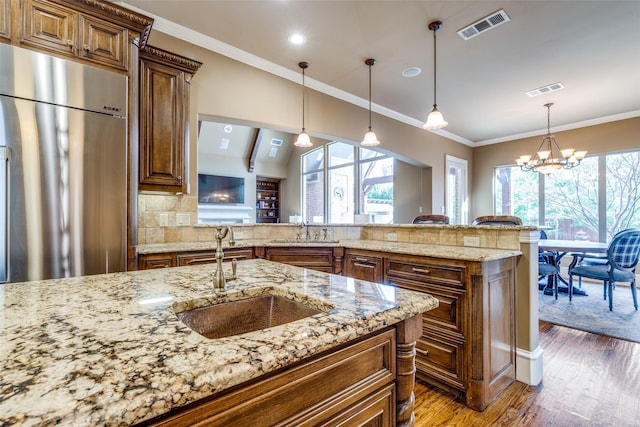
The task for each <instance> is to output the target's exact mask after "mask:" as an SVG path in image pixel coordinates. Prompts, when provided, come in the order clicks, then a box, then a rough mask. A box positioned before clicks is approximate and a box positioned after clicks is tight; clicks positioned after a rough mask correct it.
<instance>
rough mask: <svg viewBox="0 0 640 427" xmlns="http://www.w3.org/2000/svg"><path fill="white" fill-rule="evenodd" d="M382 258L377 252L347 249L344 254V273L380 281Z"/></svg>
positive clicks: (382, 266)
mask: <svg viewBox="0 0 640 427" xmlns="http://www.w3.org/2000/svg"><path fill="white" fill-rule="evenodd" d="M383 268H384V264H383V258H382V256H380V254H379V253H378V252H371V251H365V250H359V249H347V250H346V251H345V256H344V275H345V276H347V277H353V278H354V279H360V280H368V281H369V282H378V283H381V282H382V281H383V280H384V270H383Z"/></svg>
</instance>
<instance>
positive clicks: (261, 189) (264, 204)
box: [256, 177, 280, 224]
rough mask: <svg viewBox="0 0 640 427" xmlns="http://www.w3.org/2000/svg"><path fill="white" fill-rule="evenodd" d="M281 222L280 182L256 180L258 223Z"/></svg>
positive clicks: (259, 178)
mask: <svg viewBox="0 0 640 427" xmlns="http://www.w3.org/2000/svg"><path fill="white" fill-rule="evenodd" d="M278 222H280V180H279V179H277V178H264V177H258V178H257V179H256V223H258V224H261V223H278Z"/></svg>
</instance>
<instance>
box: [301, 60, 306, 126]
mask: <svg viewBox="0 0 640 427" xmlns="http://www.w3.org/2000/svg"><path fill="white" fill-rule="evenodd" d="M305 68H307V67H302V131H303V132H304V92H305V90H304V88H305V86H304V69H305Z"/></svg>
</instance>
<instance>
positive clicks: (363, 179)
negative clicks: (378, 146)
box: [360, 148, 393, 224]
mask: <svg viewBox="0 0 640 427" xmlns="http://www.w3.org/2000/svg"><path fill="white" fill-rule="evenodd" d="M371 151H372V150H368V149H366V148H361V149H360V159H361V160H360V213H363V214H370V215H371V216H372V218H373V220H374V221H375V222H376V223H382V224H389V223H392V222H393V158H392V157H388V156H385V155H384V154H382V153H376V154H371V153H370V152H371ZM374 153H375V152H374ZM363 159H364V160H363Z"/></svg>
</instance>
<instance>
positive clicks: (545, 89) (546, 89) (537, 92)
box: [527, 82, 564, 98]
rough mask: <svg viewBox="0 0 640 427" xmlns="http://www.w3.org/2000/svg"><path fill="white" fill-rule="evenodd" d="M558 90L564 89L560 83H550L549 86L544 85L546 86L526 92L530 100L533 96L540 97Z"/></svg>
mask: <svg viewBox="0 0 640 427" xmlns="http://www.w3.org/2000/svg"><path fill="white" fill-rule="evenodd" d="M560 89H564V85H563V84H562V83H560V82H558V83H551V84H550V85H546V86H542V87H539V88H537V89H533V90H530V91H528V92H527V95H529V97H530V98H533V97H534V96H538V95H542V94H545V93H549V92H553V91H555V90H560Z"/></svg>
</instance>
